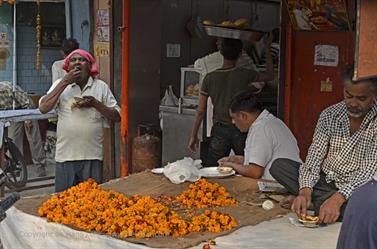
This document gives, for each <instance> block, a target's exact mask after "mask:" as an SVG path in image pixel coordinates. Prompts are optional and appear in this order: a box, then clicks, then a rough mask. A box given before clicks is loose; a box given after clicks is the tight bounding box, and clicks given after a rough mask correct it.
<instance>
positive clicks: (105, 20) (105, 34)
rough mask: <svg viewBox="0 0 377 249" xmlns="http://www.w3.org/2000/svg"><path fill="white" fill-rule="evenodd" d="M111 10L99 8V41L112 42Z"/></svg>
mask: <svg viewBox="0 0 377 249" xmlns="http://www.w3.org/2000/svg"><path fill="white" fill-rule="evenodd" d="M109 24H110V21H109V10H107V9H101V10H97V18H96V30H97V41H99V42H110V26H109Z"/></svg>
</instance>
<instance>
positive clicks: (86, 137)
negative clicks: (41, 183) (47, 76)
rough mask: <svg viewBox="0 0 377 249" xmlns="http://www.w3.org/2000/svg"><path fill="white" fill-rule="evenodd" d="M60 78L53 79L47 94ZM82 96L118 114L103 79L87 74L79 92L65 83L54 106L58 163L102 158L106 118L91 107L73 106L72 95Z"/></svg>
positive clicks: (75, 87) (78, 89) (118, 109)
mask: <svg viewBox="0 0 377 249" xmlns="http://www.w3.org/2000/svg"><path fill="white" fill-rule="evenodd" d="M60 80H61V79H59V80H57V81H55V82H54V83H53V85H52V86H51V88H50V90H49V91H48V92H47V93H50V92H51V91H52V90H53V89H54V88H55V87H56V86H57V85H58V83H59V82H60ZM82 96H93V97H95V98H96V99H97V100H99V101H101V102H102V103H103V104H105V105H106V106H108V107H113V108H115V109H116V110H117V111H118V112H119V113H120V108H119V106H118V105H117V101H116V99H115V98H114V96H113V94H112V93H111V90H110V88H109V87H108V85H107V84H106V83H105V82H104V81H102V80H100V79H94V80H93V79H92V77H90V78H89V80H88V83H87V84H86V86H85V87H84V89H83V90H82V91H81V89H80V87H79V86H78V85H77V84H72V85H69V86H67V87H66V89H65V90H64V91H63V92H62V94H61V95H60V97H59V101H58V103H57V106H56V110H57V113H58V126H57V134H56V135H57V142H56V154H55V160H56V161H57V162H65V161H76V160H103V150H102V146H103V128H106V127H108V121H107V120H106V119H105V118H104V117H103V116H102V115H101V113H99V112H98V111H97V110H96V109H95V108H94V107H91V108H80V109H79V108H74V109H72V108H71V106H72V103H73V101H74V99H73V97H82Z"/></svg>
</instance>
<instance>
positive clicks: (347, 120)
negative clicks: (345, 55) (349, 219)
mask: <svg viewBox="0 0 377 249" xmlns="http://www.w3.org/2000/svg"><path fill="white" fill-rule="evenodd" d="M352 76H353V67H349V68H347V69H346V70H345V72H344V74H343V83H344V100H343V101H341V102H339V103H337V104H335V105H333V106H330V107H328V108H326V109H325V110H324V111H322V113H321V115H320V117H319V120H318V123H317V127H316V129H315V132H314V136H313V142H312V144H311V146H310V148H309V152H308V156H307V157H306V162H305V163H301V162H296V161H294V160H289V159H278V160H276V161H275V162H274V163H273V165H272V167H271V170H270V172H271V175H272V176H273V177H274V178H275V179H276V180H277V181H278V182H279V183H280V184H282V185H283V186H284V187H285V188H286V189H287V190H288V191H289V192H290V193H291V194H292V195H293V197H294V200H293V204H292V211H294V212H295V213H296V214H297V216H302V215H305V214H306V210H307V209H309V208H310V209H314V211H315V213H316V215H319V223H334V222H336V221H337V220H341V218H342V216H343V213H344V210H345V206H346V202H347V200H348V198H349V197H350V196H351V195H352V193H353V192H354V191H355V189H357V188H358V187H359V186H361V185H363V184H365V183H366V182H368V181H369V180H371V179H372V177H373V175H374V173H375V172H376V169H377V143H376V138H377V136H376V135H377V104H376V97H377V79H364V80H358V81H356V80H353V79H352ZM361 211H362V210H361Z"/></svg>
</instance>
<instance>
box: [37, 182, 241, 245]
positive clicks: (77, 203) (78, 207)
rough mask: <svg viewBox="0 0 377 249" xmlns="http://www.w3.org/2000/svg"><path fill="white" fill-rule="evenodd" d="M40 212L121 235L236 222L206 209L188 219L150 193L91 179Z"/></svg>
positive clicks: (219, 226) (205, 228) (60, 220)
mask: <svg viewBox="0 0 377 249" xmlns="http://www.w3.org/2000/svg"><path fill="white" fill-rule="evenodd" d="M38 215H39V216H41V217H46V218H47V221H48V222H50V221H53V222H57V223H63V224H66V225H73V226H75V227H77V228H80V229H83V230H85V231H97V232H102V233H106V234H109V235H113V236H119V237H121V238H127V237H131V236H135V237H136V238H150V237H155V236H169V235H172V236H184V235H186V234H188V233H190V232H198V231H211V232H220V231H223V230H229V229H232V228H234V227H236V226H237V222H236V221H235V219H234V218H232V217H231V216H230V215H228V214H221V213H219V212H211V211H209V210H207V211H205V212H204V214H202V215H199V216H193V217H192V218H191V221H185V220H184V219H182V218H181V217H180V216H179V215H178V214H177V213H175V212H173V211H171V210H170V209H169V208H168V207H166V206H164V205H162V204H161V203H159V202H157V201H156V200H154V199H153V198H151V197H150V196H142V197H140V196H138V195H135V196H133V197H132V198H127V197H126V196H124V195H123V194H120V193H118V192H115V191H113V190H110V191H104V190H103V189H102V188H101V187H100V186H98V185H97V183H96V182H95V181H94V180H92V179H90V180H88V181H86V182H83V183H80V184H79V185H77V186H74V187H72V188H70V189H68V190H66V191H64V192H62V193H60V194H56V195H54V196H52V197H51V198H50V199H49V200H47V201H46V202H45V203H43V204H42V205H41V207H40V208H39V210H38Z"/></svg>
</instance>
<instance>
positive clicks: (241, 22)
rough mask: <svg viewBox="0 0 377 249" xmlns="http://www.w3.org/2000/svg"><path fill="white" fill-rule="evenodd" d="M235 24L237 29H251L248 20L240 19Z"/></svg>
mask: <svg viewBox="0 0 377 249" xmlns="http://www.w3.org/2000/svg"><path fill="white" fill-rule="evenodd" d="M233 24H234V26H236V27H237V28H248V27H250V24H249V20H247V19H246V18H240V19H238V20H236V21H234V23H233Z"/></svg>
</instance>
